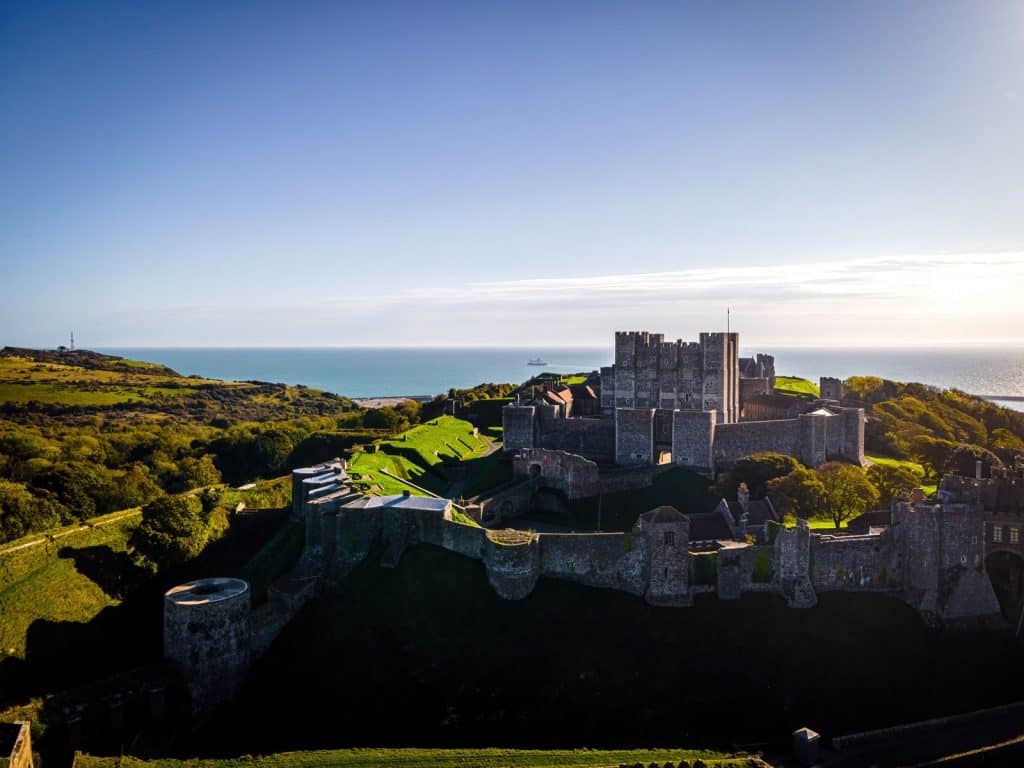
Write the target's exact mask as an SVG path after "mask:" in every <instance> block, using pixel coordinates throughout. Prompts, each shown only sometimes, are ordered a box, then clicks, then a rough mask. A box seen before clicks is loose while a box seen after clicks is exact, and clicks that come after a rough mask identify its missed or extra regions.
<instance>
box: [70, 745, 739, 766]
mask: <svg viewBox="0 0 1024 768" xmlns="http://www.w3.org/2000/svg"><path fill="white" fill-rule="evenodd" d="M698 759H699V760H703V761H704V762H705V763H707V764H708V765H709V766H722V768H725V766H736V767H737V768H740V767H741V766H753V765H755V761H754V760H752V759H751V758H748V757H745V756H734V757H730V756H729V755H726V754H723V753H720V752H707V751H700V750H688V749H634V750H626V749H622V750H589V749H588V750H521V749H349V750H328V751H316V752H283V753H280V754H276V755H266V756H262V757H240V758H219V759H193V760H152V761H144V760H137V759H135V758H132V757H91V756H88V755H83V756H81V757H79V758H78V760H77V761H76V762H75V768H243V767H244V768H287V767H288V766H291V767H292V768H379V766H403V768H590V767H591V766H618V765H631V766H632V765H635V764H637V763H641V764H643V765H649V764H650V763H657V764H658V765H664V764H665V763H666V762H671V763H672V764H673V765H675V764H678V763H679V761H680V760H686V761H688V762H690V763H691V764H692V763H693V762H694V761H696V760H698Z"/></svg>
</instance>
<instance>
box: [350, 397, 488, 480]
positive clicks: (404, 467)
mask: <svg viewBox="0 0 1024 768" xmlns="http://www.w3.org/2000/svg"><path fill="white" fill-rule="evenodd" d="M473 431H474V429H473V425H472V424H471V423H469V422H468V421H465V420H463V419H457V418H455V417H454V416H440V417H438V418H436V419H433V420H431V421H429V422H426V423H425V424H420V425H419V426H416V427H413V428H412V429H410V430H408V431H406V432H402V433H401V434H399V435H396V436H395V437H392V438H389V439H385V440H378V441H376V442H375V443H374V444H373V446H371V450H368V451H364V452H362V453H357V454H355V455H353V457H352V460H351V461H350V462H349V474H350V475H351V476H352V478H353V480H354V481H355V485H356V486H357V487H359V488H361V489H362V490H364V491H366V492H367V493H372V494H380V495H386V494H393V493H401V492H402V491H405V490H409V491H411V492H412V493H421V491H419V490H418V489H417V488H416V487H413V486H410V485H408V484H406V483H404V482H402V480H408V481H409V482H410V483H413V484H414V485H415V486H419V487H420V488H423V489H426V490H427V491H429V492H430V493H433V494H436V495H438V496H444V495H446V494H448V493H450V492H452V490H453V489H456V490H458V489H460V488H461V489H462V490H461V492H460V493H459V495H463V496H470V495H473V493H475V492H478V489H482V488H484V487H488V486H489V485H496V484H498V483H499V482H503V481H504V480H505V479H507V477H506V473H503V472H502V471H501V469H500V468H499V467H498V466H497V464H498V460H499V457H497V456H494V457H493V458H492V457H491V456H489V455H488V454H490V452H491V451H492V449H493V447H492V445H491V443H489V442H488V441H487V440H486V439H485V438H484V437H482V436H474V434H473Z"/></svg>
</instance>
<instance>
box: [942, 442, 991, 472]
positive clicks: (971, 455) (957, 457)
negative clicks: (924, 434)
mask: <svg viewBox="0 0 1024 768" xmlns="http://www.w3.org/2000/svg"><path fill="white" fill-rule="evenodd" d="M978 461H980V462H981V465H982V466H981V475H982V477H991V476H992V469H993V468H999V467H1001V466H1003V462H1002V460H1001V459H1000V458H999V457H998V456H996V455H995V454H994V453H992V451H990V450H988V449H987V448H982V447H981V446H980V445H968V444H967V443H961V444H960V445H958V446H957V447H956V448H955V449H954V450H953V453H952V455H951V456H950V457H949V463H948V470H949V471H950V472H956V474H958V475H960V476H961V477H974V472H975V469H976V467H975V462H978Z"/></svg>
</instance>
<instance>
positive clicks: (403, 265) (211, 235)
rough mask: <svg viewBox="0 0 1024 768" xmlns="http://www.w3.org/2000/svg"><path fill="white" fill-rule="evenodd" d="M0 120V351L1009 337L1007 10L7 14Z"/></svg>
mask: <svg viewBox="0 0 1024 768" xmlns="http://www.w3.org/2000/svg"><path fill="white" fill-rule="evenodd" d="M0 105H2V106H0V111H2V112H0V280H2V282H0V299H2V305H0V344H5V343H6V344H23V345H49V346H52V345H54V344H57V343H59V342H61V341H62V340H63V339H64V338H65V337H66V334H67V332H68V330H69V329H72V328H73V329H74V330H75V332H76V336H77V337H78V339H79V340H80V342H81V343H83V344H85V345H89V346H110V345H121V344H123V345H147V344H148V345H196V344H212V345H235V344H247V345H248V344H311V345H318V344H424V343H432V344H449V343H451V344H472V343H494V344H522V343H525V344H533V343H535V342H536V341H537V340H538V339H541V338H547V339H548V340H550V341H551V342H559V343H573V342H581V343H605V342H607V340H608V339H609V338H610V333H611V332H612V331H613V330H615V329H616V328H651V329H652V330H660V331H664V332H666V333H667V334H668V335H669V336H690V335H692V334H693V333H696V332H697V331H699V330H701V329H708V330H711V329H716V328H717V327H719V326H721V325H724V320H723V318H724V307H725V306H726V305H727V304H729V305H731V306H732V307H733V313H734V318H735V320H734V327H735V328H738V329H739V330H740V331H741V332H742V333H744V334H745V337H746V338H747V339H749V340H750V341H757V342H761V343H771V342H773V341H775V342H779V343H793V342H800V341H803V342H806V343H817V342H820V341H825V340H831V339H838V340H840V341H841V342H843V343H864V344H872V343H879V342H893V341H899V342H902V343H926V342H927V343H937V342H942V341H953V342H955V341H959V340H964V339H970V338H982V339H985V340H990V341H998V340H1000V339H1014V338H1016V339H1021V338H1022V337H1024V312H1022V311H1021V308H1020V305H1019V300H1020V296H1021V295H1024V293H1022V291H1024V266H1022V263H1024V138H1022V137H1024V3H1022V2H1009V1H1007V2H984V1H983V0H962V1H960V2H943V1H942V0H929V1H928V2H898V1H896V0H884V2H826V1H824V0H820V1H818V2H811V3H800V2H777V3H772V2H763V1H760V0H759V1H758V2H746V3H744V2H729V3H720V2H706V3H689V2H671V3H670V2H663V3H657V2H647V3H629V2H615V3H602V2H592V1H588V2H578V3H577V2H521V1H520V2H499V3H492V2H466V3H447V2H429V3H427V2H409V3H396V2H378V1H376V0H374V2H365V3H355V2H330V3H284V2H282V3H279V4H269V3H256V2H244V3H242V2H240V3H229V2H218V3H188V2H167V3H136V2H130V3H105V2H99V1H98V0H97V1H90V2H70V3H50V2H9V1H8V2H3V3H0ZM979 274H984V275H985V277H984V279H979V278H978V275H979ZM896 327H898V328H899V329H900V334H899V338H898V339H896V338H893V335H892V332H893V328H896Z"/></svg>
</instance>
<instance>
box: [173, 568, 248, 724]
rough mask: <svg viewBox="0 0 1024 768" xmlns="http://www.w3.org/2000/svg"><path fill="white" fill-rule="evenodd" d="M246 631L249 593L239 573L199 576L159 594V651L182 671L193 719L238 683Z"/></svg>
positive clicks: (207, 712) (196, 721)
mask: <svg viewBox="0 0 1024 768" xmlns="http://www.w3.org/2000/svg"><path fill="white" fill-rule="evenodd" d="M251 633H252V598H251V593H250V590H249V584H248V583H247V582H245V581H243V580H242V579H230V578H211V579H199V580H197V581H190V582H188V583H186V584H181V585H179V586H177V587H173V588H172V589H169V590H167V592H166V593H165V594H164V657H165V658H166V659H168V660H169V661H170V662H171V663H173V664H174V665H175V666H176V667H177V668H178V669H179V670H180V671H181V673H182V674H183V675H184V676H185V679H186V681H187V683H188V688H189V692H190V694H191V696H192V716H193V722H194V724H199V723H201V722H203V721H204V720H205V719H206V718H207V717H208V716H209V715H211V714H212V713H213V712H214V711H215V710H216V708H217V706H218V705H220V704H222V703H223V702H225V701H227V700H229V699H230V698H231V697H233V696H234V695H235V693H237V692H238V690H239V688H241V686H242V682H243V680H244V679H245V674H246V672H247V671H248V669H249V653H250V643H251Z"/></svg>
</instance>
